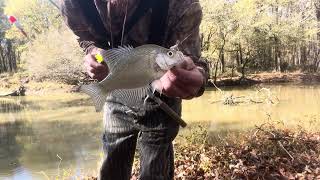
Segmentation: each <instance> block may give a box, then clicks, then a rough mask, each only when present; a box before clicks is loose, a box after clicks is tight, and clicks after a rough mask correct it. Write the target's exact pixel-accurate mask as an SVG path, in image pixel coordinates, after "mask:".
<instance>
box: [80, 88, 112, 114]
mask: <svg viewBox="0 0 320 180" xmlns="http://www.w3.org/2000/svg"><path fill="white" fill-rule="evenodd" d="M80 91H81V92H84V93H86V94H88V95H89V96H90V97H91V99H92V100H93V103H94V106H95V108H96V111H97V112H100V111H101V110H102V108H103V105H104V103H105V102H106V98H107V94H106V93H105V91H104V90H103V89H102V87H101V86H100V85H99V84H98V83H92V84H89V85H82V86H81V87H80Z"/></svg>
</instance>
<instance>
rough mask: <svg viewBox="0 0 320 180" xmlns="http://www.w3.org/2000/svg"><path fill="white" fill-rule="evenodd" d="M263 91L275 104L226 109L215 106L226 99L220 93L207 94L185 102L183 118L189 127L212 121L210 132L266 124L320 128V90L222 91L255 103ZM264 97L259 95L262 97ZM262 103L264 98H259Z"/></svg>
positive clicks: (293, 87) (279, 87)
mask: <svg viewBox="0 0 320 180" xmlns="http://www.w3.org/2000/svg"><path fill="white" fill-rule="evenodd" d="M261 88H268V89H269V90H270V92H271V96H272V100H273V101H274V104H272V103H270V102H268V101H267V102H262V103H253V102H246V103H239V104H238V105H224V104H223V102H216V103H213V102H215V101H217V100H220V99H223V98H224V95H222V94H221V93H219V92H218V91H210V90H208V91H207V92H206V93H205V94H204V95H203V96H202V97H201V98H198V99H195V100H192V101H184V104H183V112H184V114H183V118H184V119H185V120H186V121H188V122H189V123H193V122H203V121H209V122H210V124H211V127H210V128H211V130H213V131H215V130H219V129H235V130H241V129H244V128H250V127H253V126H254V125H260V124H262V123H265V122H268V121H269V122H270V121H272V122H276V123H279V124H282V125H284V126H296V125H301V126H303V127H304V128H308V129H310V130H318V129H319V128H320V86H319V85H312V86H296V85H276V86H275V85H273V86H272V85H271V86H270V85H269V86H262V87H254V88H249V89H236V90H235V89H233V90H232V91H231V90H223V92H224V93H225V95H226V96H230V95H231V94H233V97H241V96H245V97H244V98H242V99H245V100H247V99H250V98H252V99H254V98H255V99H256V96H255V95H256V93H257V92H258V90H259V89H261ZM263 95H265V93H264V94H263V93H260V94H259V96H263ZM260 99H261V98H260Z"/></svg>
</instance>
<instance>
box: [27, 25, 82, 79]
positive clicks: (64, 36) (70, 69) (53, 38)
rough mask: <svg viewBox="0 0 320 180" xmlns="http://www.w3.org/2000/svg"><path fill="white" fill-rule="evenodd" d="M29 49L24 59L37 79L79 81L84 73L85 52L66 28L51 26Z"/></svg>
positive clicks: (30, 44)
mask: <svg viewBox="0 0 320 180" xmlns="http://www.w3.org/2000/svg"><path fill="white" fill-rule="evenodd" d="M27 49H28V50H27V51H25V53H24V54H23V55H22V61H23V62H24V63H25V64H26V69H27V70H28V71H29V72H30V74H31V76H32V77H33V78H34V79H36V80H39V81H43V80H54V81H58V82H63V83H68V84H76V83H77V82H79V80H80V79H82V78H83V76H84V73H83V71H84V70H83V67H82V62H83V60H82V59H83V56H84V54H83V52H82V50H81V49H80V47H79V45H78V42H77V40H76V36H75V35H73V33H72V32H71V31H70V30H68V29H67V28H62V29H59V30H57V29H50V30H48V31H46V32H45V33H42V34H40V35H38V36H37V38H36V39H35V40H34V41H32V42H31V43H29V44H28V48H27Z"/></svg>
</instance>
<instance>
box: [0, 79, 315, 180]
mask: <svg viewBox="0 0 320 180" xmlns="http://www.w3.org/2000/svg"><path fill="white" fill-rule="evenodd" d="M263 87H265V88H268V89H270V92H271V94H272V97H273V100H274V101H275V102H274V104H272V103H268V102H263V103H252V102H246V103H242V102H241V103H239V104H237V105H224V104H223V103H222V101H219V102H215V101H218V100H220V99H223V98H224V97H227V96H230V95H231V94H233V97H240V96H242V97H245V98H244V99H249V98H248V97H251V98H252V97H255V94H256V92H257V90H259V89H260V88H261V87H253V88H247V89H235V90H232V91H231V90H223V91H224V95H222V94H221V93H220V92H218V91H214V90H208V91H207V92H205V94H204V95H203V96H202V97H200V98H197V99H194V100H191V101H184V102H183V119H184V120H185V121H186V122H187V123H188V124H189V127H192V126H193V125H195V124H197V123H203V122H207V123H208V124H210V125H209V127H208V130H211V131H220V130H230V131H238V130H243V129H247V128H250V127H254V125H256V124H261V123H264V122H266V121H273V122H278V123H280V124H284V126H288V127H289V126H293V125H301V126H304V127H305V128H308V129H310V130H318V129H319V126H320V86H319V85H314V86H297V85H274V86H263ZM260 96H261V95H260ZM277 100H279V101H277ZM213 102H215V103H213ZM101 118H102V113H96V112H95V110H94V107H93V106H92V103H91V101H90V100H89V98H88V97H87V96H85V95H80V94H52V95H50V96H27V97H21V98H19V97H15V98H0V179H19V180H20V179H23V180H25V179H45V176H44V174H43V173H45V174H46V175H49V176H52V175H57V174H58V173H61V171H59V170H62V169H67V170H68V169H71V170H73V171H76V172H80V173H81V172H83V171H84V172H88V171H90V170H95V169H96V167H97V161H98V160H99V159H100V156H101V153H102V151H101V141H100V139H101V132H102V121H101ZM57 155H58V156H59V157H61V158H62V160H61V163H60V159H59V158H58V156H57Z"/></svg>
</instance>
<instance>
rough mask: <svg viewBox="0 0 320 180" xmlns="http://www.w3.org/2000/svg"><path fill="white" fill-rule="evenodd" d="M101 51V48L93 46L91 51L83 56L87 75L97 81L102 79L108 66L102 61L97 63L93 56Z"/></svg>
mask: <svg viewBox="0 0 320 180" xmlns="http://www.w3.org/2000/svg"><path fill="white" fill-rule="evenodd" d="M101 51H103V49H100V48H94V49H93V50H92V51H91V53H89V54H88V55H86V56H85V58H84V66H85V68H86V71H87V73H88V75H89V76H90V77H91V78H93V79H97V80H98V81H101V80H103V79H104V78H105V77H107V75H108V73H109V70H108V66H107V65H106V64H105V63H104V62H103V63H98V62H97V60H96V58H95V55H97V54H98V53H99V52H101Z"/></svg>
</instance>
